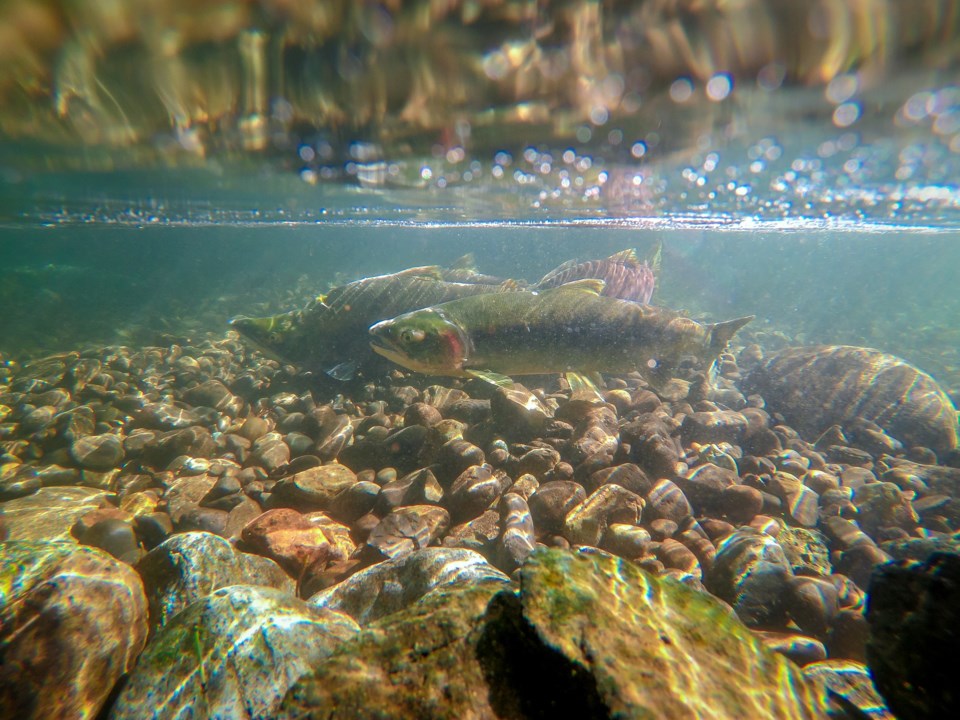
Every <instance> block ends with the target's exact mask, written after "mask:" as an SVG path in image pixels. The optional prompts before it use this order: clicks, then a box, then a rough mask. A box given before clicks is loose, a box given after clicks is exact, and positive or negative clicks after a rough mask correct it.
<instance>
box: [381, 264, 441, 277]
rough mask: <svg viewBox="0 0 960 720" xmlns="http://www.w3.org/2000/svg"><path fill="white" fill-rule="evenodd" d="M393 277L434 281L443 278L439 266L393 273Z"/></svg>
mask: <svg viewBox="0 0 960 720" xmlns="http://www.w3.org/2000/svg"><path fill="white" fill-rule="evenodd" d="M393 275H395V276H396V277H428V278H432V279H434V280H440V279H442V277H443V273H442V271H441V270H440V266H439V265H421V266H420V267H412V268H407V269H406V270H401V271H400V272H396V273H393Z"/></svg>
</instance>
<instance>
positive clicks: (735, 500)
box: [717, 485, 763, 525]
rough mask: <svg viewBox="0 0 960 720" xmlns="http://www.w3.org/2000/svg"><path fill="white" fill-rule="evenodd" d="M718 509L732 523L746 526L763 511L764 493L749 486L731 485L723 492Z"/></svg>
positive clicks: (718, 500)
mask: <svg viewBox="0 0 960 720" xmlns="http://www.w3.org/2000/svg"><path fill="white" fill-rule="evenodd" d="M717 509H718V510H719V512H720V514H721V515H723V516H725V517H727V518H728V519H729V520H730V521H731V522H732V523H734V524H736V525H745V524H747V523H749V522H750V521H751V520H752V519H753V518H754V517H755V516H756V515H758V514H759V513H760V512H761V511H762V510H763V493H761V492H760V491H759V490H757V489H756V488H753V487H750V486H749V485H730V486H729V487H726V488H724V489H723V490H722V491H721V493H720V497H719V498H718V499H717Z"/></svg>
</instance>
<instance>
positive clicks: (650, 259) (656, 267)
mask: <svg viewBox="0 0 960 720" xmlns="http://www.w3.org/2000/svg"><path fill="white" fill-rule="evenodd" d="M662 259H663V240H657V244H656V245H655V246H654V248H653V250H651V251H650V254H649V255H647V265H649V266H650V269H651V270H652V271H653V276H654V277H655V278H657V280H658V281H659V279H660V261H661V260H662ZM658 284H659V283H658Z"/></svg>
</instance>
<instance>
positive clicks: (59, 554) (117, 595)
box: [0, 542, 147, 720]
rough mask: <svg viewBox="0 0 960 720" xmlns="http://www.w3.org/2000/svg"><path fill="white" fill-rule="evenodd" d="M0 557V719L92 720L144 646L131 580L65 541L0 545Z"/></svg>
mask: <svg viewBox="0 0 960 720" xmlns="http://www.w3.org/2000/svg"><path fill="white" fill-rule="evenodd" d="M0 558H2V559H3V562H2V564H0V717H3V718H17V720H30V719H31V718H37V719H38V720H39V719H41V718H42V719H43V720H48V719H56V718H92V717H96V716H97V713H98V712H99V711H100V708H101V707H102V706H103V704H104V703H105V702H106V700H107V698H108V697H109V696H110V693H111V691H112V690H113V686H114V685H115V684H116V682H117V680H119V679H120V677H121V676H122V675H123V674H124V673H126V672H128V671H129V670H130V668H131V667H132V666H133V663H134V660H135V659H136V657H137V655H138V654H139V652H140V650H141V649H142V648H143V644H144V642H145V641H146V637H147V601H146V598H145V597H144V593H143V586H142V585H141V583H140V578H139V577H138V576H137V574H136V573H135V572H134V571H133V570H132V569H131V568H130V567H129V566H127V565H125V564H123V563H121V562H119V561H118V560H115V559H114V558H112V557H111V556H110V555H108V554H107V553H105V552H102V551H101V550H97V549H94V548H90V547H84V546H80V545H76V544H75V543H68V542H5V543H0Z"/></svg>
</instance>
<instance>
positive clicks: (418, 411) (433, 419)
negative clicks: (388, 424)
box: [403, 403, 443, 427]
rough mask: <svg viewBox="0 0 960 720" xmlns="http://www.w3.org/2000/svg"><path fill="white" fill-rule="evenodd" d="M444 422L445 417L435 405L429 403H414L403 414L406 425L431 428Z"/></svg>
mask: <svg viewBox="0 0 960 720" xmlns="http://www.w3.org/2000/svg"><path fill="white" fill-rule="evenodd" d="M441 420H443V415H442V414H441V412H440V410H438V409H437V408H436V407H434V406H433V405H430V404H427V403H413V404H412V405H410V406H408V407H407V409H406V410H405V411H404V413H403V424H404V425H423V426H424V427H430V426H431V425H436V424H437V423H438V422H440V421H441Z"/></svg>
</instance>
